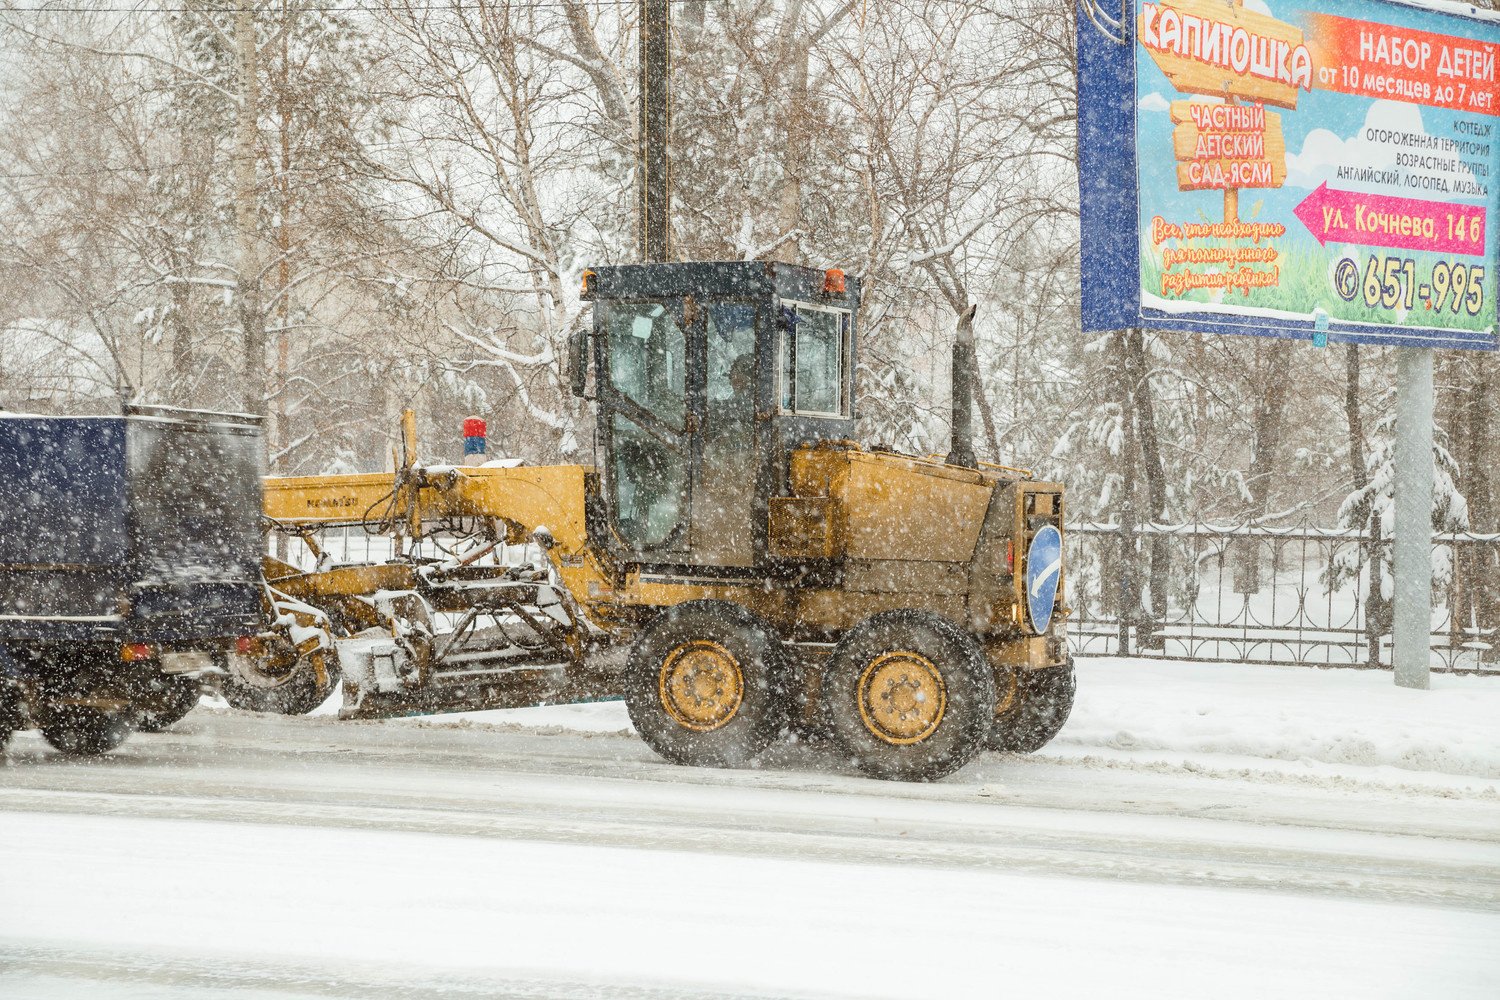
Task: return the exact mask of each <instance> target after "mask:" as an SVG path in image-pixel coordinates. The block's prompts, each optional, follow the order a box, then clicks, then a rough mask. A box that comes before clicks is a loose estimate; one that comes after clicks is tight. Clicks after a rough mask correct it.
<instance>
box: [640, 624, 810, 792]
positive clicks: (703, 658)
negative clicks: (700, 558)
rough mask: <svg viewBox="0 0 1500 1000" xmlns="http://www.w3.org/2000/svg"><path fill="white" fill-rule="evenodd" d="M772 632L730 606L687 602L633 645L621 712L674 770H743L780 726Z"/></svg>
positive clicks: (782, 711) (776, 645) (781, 668)
mask: <svg viewBox="0 0 1500 1000" xmlns="http://www.w3.org/2000/svg"><path fill="white" fill-rule="evenodd" d="M784 675H785V657H784V655H783V652H782V649H781V641H780V639H779V638H777V636H776V633H775V631H774V630H773V629H772V628H771V627H770V626H769V625H767V624H766V623H765V622H764V621H762V620H761V619H760V618H759V617H758V616H756V615H755V614H754V613H753V612H751V611H749V610H747V609H745V608H743V607H741V606H739V605H738V604H733V603H730V602H728V601H689V602H687V603H685V604H679V605H677V606H676V607H674V608H670V609H668V610H667V611H665V612H663V613H662V614H661V615H660V616H658V617H657V619H656V620H655V621H653V622H652V623H651V624H650V625H649V626H648V627H647V628H646V630H645V631H644V632H643V633H642V634H641V635H640V637H639V638H637V639H636V641H635V644H634V645H633V646H632V647H631V649H630V658H629V661H628V662H627V664H626V667H625V707H626V708H627V709H628V710H629V712H630V721H631V722H632V723H633V724H634V725H635V729H636V732H637V733H639V734H640V736H641V739H643V740H645V741H646V744H647V745H648V746H650V747H651V749H653V750H655V751H656V752H657V753H658V754H660V755H661V756H663V757H665V758H666V759H667V760H669V761H672V762H673V763H675V764H690V765H694V766H698V767H743V766H745V765H747V764H749V763H750V762H751V761H752V760H754V759H755V757H756V756H757V755H758V754H759V753H760V752H761V751H762V750H764V749H765V748H766V747H767V746H769V745H770V744H771V741H772V740H774V739H775V738H776V736H777V735H778V734H779V733H780V732H781V731H782V730H783V729H784V728H785V727H786V719H787V708H786V706H787V700H788V699H787V691H786V678H785V676H784Z"/></svg>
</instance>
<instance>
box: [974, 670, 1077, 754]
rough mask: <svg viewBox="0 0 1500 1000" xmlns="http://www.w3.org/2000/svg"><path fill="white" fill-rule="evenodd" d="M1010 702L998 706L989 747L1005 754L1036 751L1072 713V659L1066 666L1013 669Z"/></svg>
mask: <svg viewBox="0 0 1500 1000" xmlns="http://www.w3.org/2000/svg"><path fill="white" fill-rule="evenodd" d="M1008 680H1009V682H1010V683H1011V684H1013V685H1014V697H1012V698H1011V699H1010V701H1009V704H1002V705H1000V706H998V708H999V710H998V711H997V712H996V713H995V722H994V725H993V726H991V727H990V736H989V748H990V749H991V750H1000V751H1002V752H1005V753H1035V752H1036V751H1038V750H1040V749H1041V748H1042V747H1044V746H1046V745H1047V744H1048V743H1051V742H1052V738H1053V737H1054V736H1056V735H1057V734H1058V733H1059V732H1061V731H1062V727H1063V725H1064V724H1066V723H1067V721H1068V716H1069V715H1071V714H1072V712H1073V696H1074V695H1075V694H1076V693H1077V691H1078V675H1077V674H1076V673H1075V672H1074V670H1073V661H1072V659H1071V658H1070V659H1069V660H1068V662H1067V663H1066V664H1065V665H1064V666H1060V667H1047V668H1046V669H1044V670H1021V671H1011V672H1009V674H1008Z"/></svg>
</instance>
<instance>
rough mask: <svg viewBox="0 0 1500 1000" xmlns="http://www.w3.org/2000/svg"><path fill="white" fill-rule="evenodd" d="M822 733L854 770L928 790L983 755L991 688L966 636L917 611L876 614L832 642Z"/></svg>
mask: <svg viewBox="0 0 1500 1000" xmlns="http://www.w3.org/2000/svg"><path fill="white" fill-rule="evenodd" d="M823 704H824V709H825V712H826V713H827V718H828V723H829V728H830V729H831V730H832V732H833V734H834V736H835V738H836V739H837V740H838V741H839V742H840V743H841V744H842V745H843V746H844V747H845V749H847V750H848V752H849V755H850V757H851V758H852V759H853V761H854V763H855V764H856V765H857V766H858V767H859V769H860V770H862V771H864V772H865V773H866V774H869V775H871V776H872V777H876V778H888V779H895V780H901V781H932V780H935V779H937V778H941V777H943V776H945V775H948V774H952V773H953V772H954V771H956V770H958V769H959V768H960V767H962V766H963V765H964V764H966V763H968V762H969V761H970V760H972V759H973V757H974V756H975V754H977V753H978V752H979V751H980V750H982V749H983V748H984V738H985V735H986V734H987V733H988V732H989V727H990V719H991V716H992V715H993V713H994V707H993V706H994V704H995V680H994V675H993V673H992V671H991V670H990V666H989V662H988V661H987V660H986V659H985V656H984V650H983V649H982V648H981V647H980V645H979V643H978V641H977V640H976V639H975V638H974V637H973V636H972V635H970V634H969V633H968V632H966V631H964V630H963V629H961V628H959V627H958V626H957V625H955V624H953V623H952V622H951V621H949V620H948V619H946V618H943V617H942V616H940V615H936V614H933V613H931V612H927V611H916V610H900V611H883V612H881V613H879V614H876V615H872V616H870V617H869V618H866V619H865V620H864V621H862V622H860V623H859V624H858V625H856V626H855V627H854V628H852V629H850V630H849V631H848V632H847V633H846V634H845V635H844V637H843V639H841V640H840V641H839V644H838V646H837V647H836V648H835V649H834V651H833V655H832V657H830V659H829V662H828V672H827V674H826V675H825V676H824V678H823Z"/></svg>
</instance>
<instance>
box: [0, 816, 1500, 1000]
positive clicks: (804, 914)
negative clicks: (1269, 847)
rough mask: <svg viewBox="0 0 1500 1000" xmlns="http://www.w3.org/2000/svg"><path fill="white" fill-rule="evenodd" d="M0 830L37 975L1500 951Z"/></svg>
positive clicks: (1344, 961) (820, 867) (1278, 969)
mask: <svg viewBox="0 0 1500 1000" xmlns="http://www.w3.org/2000/svg"><path fill="white" fill-rule="evenodd" d="M6 842H7V851H10V852H18V853H21V854H23V855H24V856H25V857H27V858H28V859H30V862H31V863H30V864H28V865H26V866H25V867H23V868H20V869H19V870H13V871H12V872H10V873H9V874H8V876H7V882H8V887H7V889H6V895H7V897H8V903H9V905H8V906H7V907H6V910H7V912H6V913H5V914H4V915H3V916H0V940H3V939H4V938H12V939H13V938H15V937H17V936H19V935H21V934H23V933H24V938H25V941H26V944H27V947H26V948H25V949H19V950H18V951H17V952H12V953H11V954H12V956H13V957H12V961H14V962H15V963H16V964H17V965H18V966H19V967H20V970H21V971H20V974H19V975H18V976H17V977H16V985H17V986H20V985H22V984H26V983H28V982H30V983H31V984H32V986H34V987H37V988H40V987H41V986H42V985H44V983H43V982H42V977H41V976H40V975H39V974H38V972H39V970H38V969H37V968H36V966H37V965H40V964H41V963H37V962H36V958H35V956H37V955H38V954H46V953H47V951H48V950H49V949H52V948H59V947H66V946H68V945H70V944H71V943H73V942H76V941H78V940H84V941H107V942H109V943H110V944H111V946H112V948H113V949H114V950H115V953H116V954H117V955H122V956H131V955H134V956H140V955H143V954H150V955H157V956H159V958H158V962H159V963H160V964H163V965H167V966H168V967H171V966H172V965H178V966H179V967H180V966H184V965H185V966H186V967H187V968H188V970H190V971H192V972H196V973H198V976H199V977H203V973H204V972H205V971H206V970H211V969H216V968H217V969H219V970H221V971H220V972H219V974H218V976H217V979H218V983H217V984H216V985H218V986H219V987H220V989H222V990H223V991H224V993H226V994H227V993H228V992H230V989H232V988H233V987H235V986H236V985H237V984H236V982H235V980H236V978H244V979H248V980H250V982H251V983H252V984H253V983H254V982H255V981H256V980H264V979H267V978H270V979H272V980H273V981H274V979H276V978H281V979H282V982H283V983H287V984H288V985H290V984H297V983H300V984H301V985H302V986H303V988H305V989H307V991H308V993H313V992H314V991H315V989H316V988H317V987H320V986H323V985H324V984H337V983H341V982H342V983H350V982H353V983H363V984H366V985H365V987H364V988H367V989H370V992H369V993H368V994H367V995H370V996H381V995H390V994H389V993H388V992H387V991H390V990H392V987H393V985H394V984H402V983H404V984H407V985H412V984H416V983H421V982H432V981H433V977H432V972H433V970H439V975H438V977H437V978H436V984H437V985H438V986H441V985H443V984H444V981H445V980H446V981H447V982H448V984H449V985H451V986H454V987H458V986H465V987H467V989H464V990H463V992H469V991H470V990H473V991H475V992H479V991H480V990H482V989H483V985H482V984H483V983H484V982H486V981H487V980H488V981H499V982H517V981H519V982H523V983H530V984H532V988H533V989H535V990H536V995H541V996H546V995H568V996H571V995H604V996H613V995H619V994H617V993H616V992H614V991H613V990H612V989H611V986H612V985H613V987H614V989H619V987H620V986H621V984H634V985H635V986H636V987H637V988H640V990H641V992H640V993H639V994H635V995H644V996H649V995H652V993H651V990H652V989H653V988H654V989H658V990H663V991H675V992H678V993H680V994H684V995H693V994H694V993H700V992H701V993H704V994H713V993H721V992H734V993H740V994H749V995H754V996H772V997H806V996H812V997H820V996H839V997H869V998H877V997H878V998H884V997H891V998H901V1000H911V998H932V1000H938V998H943V1000H959V998H966V997H995V996H1003V995H1017V996H1066V997H1101V998H1102V997H1150V998H1153V1000H1155V998H1160V997H1163V996H1173V997H1252V996H1253V997H1293V996H1317V997H1361V998H1373V997H1444V998H1448V1000H1456V998H1464V997H1475V998H1480V997H1484V998H1489V997H1493V995H1494V994H1493V993H1491V992H1489V991H1488V989H1489V986H1491V985H1493V982H1494V981H1493V980H1492V979H1489V978H1488V974H1487V973H1486V968H1485V967H1486V965H1489V969H1490V971H1493V964H1492V958H1493V955H1494V950H1495V942H1496V941H1497V940H1500V914H1476V913H1471V912H1466V911H1462V910H1444V909H1437V908H1424V907H1406V908H1395V907H1389V906H1384V905H1378V904H1374V903H1368V902H1363V901H1349V900H1336V899H1319V898H1307V897H1300V896H1284V895H1278V894H1276V893H1274V892H1259V891H1243V890H1216V889H1198V888H1183V887H1180V886H1159V885H1140V884H1129V883H1111V882H1101V881H1096V880H1086V879H1071V878H1038V877H1031V876H1024V875H1014V874H1009V873H1005V874H1000V873H994V872H973V871H963V870H956V871H953V870H942V869H931V868H920V867H914V868H907V867H903V866H901V865H899V864H892V865H880V866H876V865H845V864H829V863H823V862H808V861H800V860H794V859H790V860H789V859H782V858H773V859H767V858H744V857H733V856H730V857H724V856H717V855H704V854H693V853H684V852H677V851H638V850H620V849H614V848H600V847H591V846H576V845H575V846H567V847H563V846H559V845H555V844H537V843H526V842H508V843H507V842H495V841H486V840H480V839H468V838H452V837H434V836H428V835H420V834H391V833H384V832H369V831H367V832H363V833H361V834H360V835H359V836H350V835H348V833H346V832H341V831H329V830H317V829H304V828H286V827H266V826H256V825H229V824H215V823H201V822H181V821H151V820H134V819H120V818H111V819H102V818H98V817H79V816H70V817H66V818H59V817H55V816H36V815H21V816H11V817H9V818H8V819H7V822H6ZM80 858H86V859H89V863H85V864H79V863H77V862H78V859H80ZM102 861H108V862H109V863H108V865H107V866H105V865H101V864H100V863H99V862H102ZM84 900H105V901H109V902H110V903H111V904H118V903H122V902H124V901H126V900H131V901H133V905H131V906H130V907H128V908H117V906H115V905H109V906H98V905H80V903H81V902H82V901H84ZM164 903H165V904H166V905H163V904H164ZM23 914H24V916H23ZM226 931H227V932H228V933H226ZM96 961H97V959H96ZM101 964H102V963H101ZM43 967H44V968H45V967H46V966H43ZM278 970H279V971H278ZM147 971H148V972H149V970H147ZM178 975H179V976H181V975H182V974H181V973H180V972H179V973H178ZM7 978H8V977H7V975H6V974H5V973H4V972H0V987H3V986H4V984H5V982H6V979H7ZM99 978H101V979H104V980H105V983H106V984H107V983H108V979H107V978H106V977H105V976H104V975H100V976H99ZM206 978H209V982H210V983H212V982H213V978H214V977H206ZM147 981H148V982H149V979H148V980H147ZM371 987H373V988H371ZM97 989H98V984H97V983H96V984H94V989H92V990H91V991H90V994H89V995H91V996H99V995H100V993H99V992H97ZM204 993H210V994H211V995H217V994H218V993H219V990H204ZM9 995H16V996H19V995H20V994H18V993H10V994H9ZM63 995H67V994H63ZM200 995H201V994H200ZM340 995H342V994H340ZM396 995H399V992H397V993H396Z"/></svg>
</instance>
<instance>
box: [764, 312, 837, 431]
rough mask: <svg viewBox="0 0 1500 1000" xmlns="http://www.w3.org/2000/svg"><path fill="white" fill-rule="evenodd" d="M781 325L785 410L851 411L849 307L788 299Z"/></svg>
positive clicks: (829, 414)
mask: <svg viewBox="0 0 1500 1000" xmlns="http://www.w3.org/2000/svg"><path fill="white" fill-rule="evenodd" d="M780 327H781V345H780V349H779V353H780V361H781V363H780V372H781V410H782V412H783V413H798V414H808V415H812V416H823V417H842V416H845V415H847V412H848V407H847V401H846V399H845V391H844V387H845V386H846V385H847V384H848V377H847V365H848V358H849V312H848V310H846V309H830V308H828V307H826V306H815V305H810V304H808V303H805V302H786V301H783V302H782V303H781V323H780Z"/></svg>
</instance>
